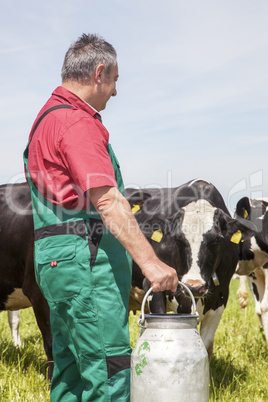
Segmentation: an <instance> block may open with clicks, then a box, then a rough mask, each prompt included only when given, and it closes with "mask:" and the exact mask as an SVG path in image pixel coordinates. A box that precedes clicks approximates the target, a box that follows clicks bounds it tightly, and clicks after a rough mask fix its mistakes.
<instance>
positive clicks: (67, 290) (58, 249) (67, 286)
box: [35, 235, 86, 302]
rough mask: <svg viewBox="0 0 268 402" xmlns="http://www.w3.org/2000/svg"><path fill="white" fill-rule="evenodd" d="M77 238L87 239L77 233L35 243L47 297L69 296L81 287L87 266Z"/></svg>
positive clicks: (40, 280) (40, 279)
mask: <svg viewBox="0 0 268 402" xmlns="http://www.w3.org/2000/svg"><path fill="white" fill-rule="evenodd" d="M78 242H84V240H82V239H81V238H78V237H77V236H75V235H62V236H52V237H47V238H45V239H42V240H39V241H38V242H36V243H35V270H36V276H37V282H38V283H39V286H40V288H41V290H42V292H43V294H44V296H45V297H46V299H47V300H48V301H55V302H57V301H61V300H66V299H69V298H71V297H72V296H73V295H76V294H79V292H80V291H81V288H82V286H83V284H84V281H85V275H86V270H85V269H83V266H82V265H81V264H80V263H79V258H78V252H77V249H79V248H80V249H81V247H77V246H78ZM85 246H86V242H85ZM79 254H80V259H81V253H79Z"/></svg>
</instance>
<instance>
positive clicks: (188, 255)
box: [174, 199, 252, 297]
mask: <svg viewBox="0 0 268 402" xmlns="http://www.w3.org/2000/svg"><path fill="white" fill-rule="evenodd" d="M182 211H183V218H182V220H181V224H179V225H177V227H176V229H175V232H174V240H175V242H176V244H177V247H178V249H179V254H180V256H181V260H183V261H184V266H180V267H176V268H177V272H178V273H179V277H180V280H181V281H182V282H183V283H184V284H185V285H187V286H188V288H189V289H190V290H191V291H192V293H193V295H194V296H195V297H204V296H205V295H206V294H207V293H208V292H209V291H210V290H212V289H211V288H213V287H214V286H217V285H218V284H219V280H220V279H221V277H220V274H221V271H219V272H217V269H218V267H219V265H220V264H221V265H222V264H223V262H224V259H226V260H228V256H226V255H225V253H226V252H228V250H230V249H231V248H232V247H237V244H238V243H239V242H240V241H241V240H244V239H245V238H246V237H247V236H248V235H250V234H252V228H251V229H250V228H249V227H247V226H245V225H244V224H243V223H242V222H240V221H238V220H236V219H232V218H231V217H230V216H229V215H227V214H226V213H225V212H223V211H222V210H221V209H219V208H216V207H215V206H214V205H212V204H211V203H210V202H209V201H207V200H205V199H199V200H196V201H192V202H191V203H189V204H188V205H186V206H184V207H183V208H182ZM234 266H235V265H234Z"/></svg>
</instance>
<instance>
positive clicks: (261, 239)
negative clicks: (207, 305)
mask: <svg viewBox="0 0 268 402" xmlns="http://www.w3.org/2000/svg"><path fill="white" fill-rule="evenodd" d="M235 216H236V217H237V218H239V217H241V218H245V219H248V220H250V221H251V222H253V223H254V224H255V226H256V227H257V232H255V233H254V236H252V237H251V238H249V239H247V240H246V241H245V242H243V243H241V244H240V254H239V264H238V267H237V273H238V274H239V275H247V281H248V284H249V288H250V290H251V292H252V294H253V297H254V301H255V311H256V313H257V315H258V317H259V319H260V322H261V324H262V326H263V329H264V334H265V338H266V340H267V341H268V200H267V199H259V200H250V199H249V198H247V197H244V198H242V199H241V200H239V201H238V203H237V206H236V213H235ZM245 280H246V277H241V279H240V284H239V289H238V297H239V302H240V305H241V307H244V306H246V305H247V295H246V294H245V293H244V297H243V289H244V288H245Z"/></svg>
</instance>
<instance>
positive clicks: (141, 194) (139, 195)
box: [126, 188, 151, 214]
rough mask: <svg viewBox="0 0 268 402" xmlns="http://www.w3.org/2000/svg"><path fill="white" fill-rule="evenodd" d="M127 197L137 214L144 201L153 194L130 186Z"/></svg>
mask: <svg viewBox="0 0 268 402" xmlns="http://www.w3.org/2000/svg"><path fill="white" fill-rule="evenodd" d="M126 198H127V200H128V202H129V204H130V207H131V210H132V212H133V214H135V213H136V212H138V211H140V210H141V209H142V207H143V204H144V202H145V201H146V200H147V199H148V198H151V195H150V194H149V193H146V192H145V191H143V190H141V189H132V188H128V189H126Z"/></svg>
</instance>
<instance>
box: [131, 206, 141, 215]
mask: <svg viewBox="0 0 268 402" xmlns="http://www.w3.org/2000/svg"><path fill="white" fill-rule="evenodd" d="M140 209H141V207H140V206H139V205H133V208H132V209H131V211H132V212H133V214H135V213H136V212H138V211H139V210H140Z"/></svg>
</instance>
